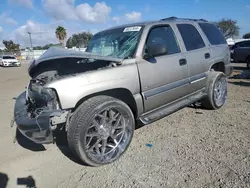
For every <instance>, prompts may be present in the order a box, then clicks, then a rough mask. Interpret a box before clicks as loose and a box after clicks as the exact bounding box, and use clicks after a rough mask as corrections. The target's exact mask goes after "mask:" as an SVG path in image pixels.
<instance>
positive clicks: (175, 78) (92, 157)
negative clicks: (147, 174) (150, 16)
mask: <svg viewBox="0 0 250 188" xmlns="http://www.w3.org/2000/svg"><path fill="white" fill-rule="evenodd" d="M231 72H232V68H231V66H230V51H229V48H228V45H227V43H226V40H225V38H224V36H223V35H222V33H221V32H220V30H219V29H218V28H217V27H216V26H215V25H213V24H211V23H209V22H207V21H206V20H199V19H197V20H194V19H184V18H175V17H170V18H166V19H161V20H156V21H151V22H143V23H134V24H129V25H122V26H118V27H114V28H110V29H107V30H104V31H101V32H99V33H97V34H95V35H94V36H93V38H92V39H91V41H90V43H89V45H88V47H87V49H86V52H79V51H72V50H67V49H64V48H59V47H53V48H50V49H49V50H48V51H47V52H46V53H44V54H43V55H42V56H41V57H40V58H39V59H37V60H35V61H34V62H33V63H32V64H31V65H30V67H29V75H30V77H31V80H30V82H29V83H28V84H27V89H26V91H24V92H23V93H22V94H20V96H19V97H18V98H17V100H16V103H15V111H14V120H15V122H16V125H17V127H18V129H19V130H20V132H21V133H22V134H23V135H24V136H26V137H28V138H29V139H30V140H32V141H33V142H35V143H42V144H44V143H52V142H53V140H54V139H56V138H55V135H54V132H55V130H57V129H60V130H65V131H66V132H67V140H68V144H69V147H70V148H71V150H72V151H73V153H74V154H75V155H76V156H77V157H78V158H79V159H81V160H82V161H83V162H84V163H87V164H88V165H91V166H100V165H105V164H108V163H111V162H113V161H115V160H117V159H118V158H119V157H121V155H122V154H123V153H124V152H125V151H126V150H127V148H128V147H129V145H130V142H131V139H132V137H133V134H134V130H135V127H136V125H137V123H138V122H140V123H143V124H150V123H152V122H154V121H157V120H159V119H161V118H163V117H165V116H167V115H169V114H171V113H173V112H175V111H177V110H179V109H181V108H184V107H186V106H188V105H190V104H193V103H195V102H197V101H199V102H201V104H202V105H203V106H204V107H206V108H208V109H219V108H221V107H222V106H223V105H224V104H225V101H226V97H227V76H229V75H230V74H231Z"/></svg>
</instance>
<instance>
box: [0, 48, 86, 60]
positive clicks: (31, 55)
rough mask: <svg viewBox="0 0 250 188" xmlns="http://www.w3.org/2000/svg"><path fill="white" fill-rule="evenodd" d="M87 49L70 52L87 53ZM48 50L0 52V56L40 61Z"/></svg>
mask: <svg viewBox="0 0 250 188" xmlns="http://www.w3.org/2000/svg"><path fill="white" fill-rule="evenodd" d="M85 49H86V48H70V49H69V50H76V51H83V52H84V51H85ZM46 51H47V50H29V49H25V50H20V51H15V52H5V51H2V52H0V56H1V55H12V56H15V57H16V58H17V59H18V60H20V61H21V60H28V61H30V60H34V59H38V58H39V57H40V56H41V55H42V54H43V53H44V52H46Z"/></svg>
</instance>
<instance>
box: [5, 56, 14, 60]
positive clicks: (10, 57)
mask: <svg viewBox="0 0 250 188" xmlns="http://www.w3.org/2000/svg"><path fill="white" fill-rule="evenodd" d="M3 59H16V58H15V57H13V56H3Z"/></svg>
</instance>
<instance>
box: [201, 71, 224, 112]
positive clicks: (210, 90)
mask: <svg viewBox="0 0 250 188" xmlns="http://www.w3.org/2000/svg"><path fill="white" fill-rule="evenodd" d="M226 99H227V78H226V76H225V74H224V73H222V72H211V75H210V76H209V81H208V86H207V97H206V98H205V99H203V100H202V101H201V104H202V106H203V107H205V108H207V109H211V110H216V109H219V108H221V107H222V106H223V105H224V104H225V102H226Z"/></svg>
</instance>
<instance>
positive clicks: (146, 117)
mask: <svg viewBox="0 0 250 188" xmlns="http://www.w3.org/2000/svg"><path fill="white" fill-rule="evenodd" d="M205 96H206V93H205V88H204V89H202V90H199V91H198V92H195V93H193V94H191V95H189V96H186V97H184V98H182V99H179V100H178V101H175V102H173V103H170V104H167V105H164V106H162V107H160V108H157V109H155V110H153V111H151V112H147V113H146V114H142V115H141V117H140V118H139V120H140V121H141V122H142V123H143V124H144V125H146V124H150V123H153V122H155V121H157V120H159V119H161V118H163V117H166V116H167V115H170V114H172V113H174V112H176V111H178V110H180V109H182V108H184V107H187V106H189V105H191V104H193V103H195V102H197V101H199V100H200V99H202V98H203V97H205Z"/></svg>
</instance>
